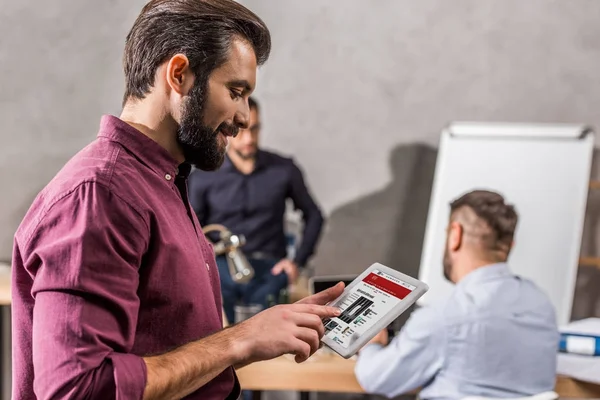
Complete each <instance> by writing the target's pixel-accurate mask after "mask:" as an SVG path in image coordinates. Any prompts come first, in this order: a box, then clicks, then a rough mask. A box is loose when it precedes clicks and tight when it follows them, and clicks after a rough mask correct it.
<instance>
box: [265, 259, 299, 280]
mask: <svg viewBox="0 0 600 400" xmlns="http://www.w3.org/2000/svg"><path fill="white" fill-rule="evenodd" d="M282 271H283V272H285V274H286V275H287V277H288V282H289V283H295V282H296V279H298V266H297V265H296V263H295V262H293V261H292V260H288V259H287V258H284V259H282V260H281V261H279V262H278V263H277V264H275V266H274V267H273V269H271V273H272V274H273V275H279V274H280V273H281V272H282Z"/></svg>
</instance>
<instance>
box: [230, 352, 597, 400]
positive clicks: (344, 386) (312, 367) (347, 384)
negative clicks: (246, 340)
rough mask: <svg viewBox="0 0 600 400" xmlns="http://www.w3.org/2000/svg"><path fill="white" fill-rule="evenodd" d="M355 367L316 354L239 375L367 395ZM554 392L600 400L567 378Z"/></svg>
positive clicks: (272, 385)
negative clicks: (359, 382) (359, 381)
mask: <svg viewBox="0 0 600 400" xmlns="http://www.w3.org/2000/svg"><path fill="white" fill-rule="evenodd" d="M354 365H355V361H354V360H345V359H343V358H341V357H339V356H337V355H335V354H328V353H321V354H319V353H317V354H315V355H314V356H313V357H311V358H310V359H308V360H307V361H306V362H304V363H302V364H296V362H295V361H294V359H293V357H290V356H283V357H279V358H276V359H274V360H270V361H263V362H259V363H255V364H251V365H248V366H246V367H244V368H241V369H239V370H238V371H237V374H238V377H239V379H240V384H241V385H242V388H243V389H249V390H257V391H259V390H291V391H298V392H338V393H364V391H363V389H362V388H361V387H360V385H359V384H358V382H357V381H356V378H355V376H354ZM555 391H556V392H557V393H558V394H559V395H560V397H573V398H600V385H594V384H590V383H585V382H578V381H575V380H573V379H571V378H568V377H564V376H558V377H557V379H556V388H555Z"/></svg>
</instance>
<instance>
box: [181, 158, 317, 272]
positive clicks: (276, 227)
mask: <svg viewBox="0 0 600 400" xmlns="http://www.w3.org/2000/svg"><path fill="white" fill-rule="evenodd" d="M189 187H190V201H191V203H192V206H193V207H194V211H195V212H196V215H197V216H198V219H199V220H200V223H201V224H202V225H203V226H206V225H207V224H213V223H217V224H222V225H224V226H226V227H227V228H228V229H229V230H230V231H232V232H233V233H235V234H242V235H244V236H245V237H246V240H247V242H246V245H245V246H244V247H243V248H242V250H243V252H244V253H245V254H251V253H253V252H261V253H265V254H268V255H270V256H272V257H274V258H279V259H280V258H284V257H285V256H286V248H287V243H286V237H285V231H284V215H285V208H286V207H285V205H286V199H288V198H290V199H292V201H293V202H294V205H295V207H296V209H299V210H300V211H302V215H303V219H304V231H303V233H302V241H301V244H300V247H299V248H298V251H297V252H296V257H295V260H294V261H295V262H296V263H297V264H298V265H299V266H304V265H305V264H306V263H307V261H308V259H309V258H310V256H311V255H312V254H313V253H314V250H315V246H316V244H317V241H318V239H319V235H320V233H321V228H322V226H323V216H322V214H321V211H320V210H319V207H318V206H317V204H316V203H315V201H314V200H313V198H312V197H311V195H310V193H309V191H308V189H307V187H306V185H305V183H304V179H303V177H302V172H301V171H300V169H299V168H298V167H297V166H296V164H294V162H293V161H292V160H291V159H289V158H285V157H281V156H279V155H277V154H273V153H270V152H267V151H262V150H259V151H258V153H257V155H256V165H255V169H254V171H253V172H252V173H250V174H247V175H246V174H243V173H242V172H240V171H239V170H238V169H237V168H236V167H235V165H234V164H233V163H232V162H231V160H230V159H229V157H226V159H225V162H224V163H223V166H221V168H220V169H219V170H217V171H214V172H205V171H200V170H195V171H193V172H192V174H191V176H190V184H189Z"/></svg>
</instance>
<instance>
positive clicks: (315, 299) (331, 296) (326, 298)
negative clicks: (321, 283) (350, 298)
mask: <svg viewBox="0 0 600 400" xmlns="http://www.w3.org/2000/svg"><path fill="white" fill-rule="evenodd" d="M345 286H346V285H344V282H339V283H338V284H337V285H335V286H333V287H330V288H329V289H326V290H323V291H322V292H319V293H316V294H313V295H312V296H309V297H306V298H304V299H302V300H300V301H298V302H297V304H319V305H325V304H327V303H329V302H330V301H333V300H335V299H336V298H338V297H339V296H340V295H341V294H342V293H343V292H344V287H345Z"/></svg>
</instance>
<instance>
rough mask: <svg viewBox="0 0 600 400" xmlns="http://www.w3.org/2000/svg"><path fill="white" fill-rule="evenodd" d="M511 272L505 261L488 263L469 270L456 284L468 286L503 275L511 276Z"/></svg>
mask: <svg viewBox="0 0 600 400" xmlns="http://www.w3.org/2000/svg"><path fill="white" fill-rule="evenodd" d="M511 275H512V273H511V272H510V269H509V268H508V265H507V264H506V263H496V264H489V265H486V266H485V267H480V268H477V269H476V270H475V271H472V272H470V273H469V274H467V276H465V277H464V278H463V279H461V281H460V282H458V283H457V285H456V286H463V287H464V286H469V285H472V284H476V283H481V282H485V281H490V280H493V279H496V278H501V277H504V276H511Z"/></svg>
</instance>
